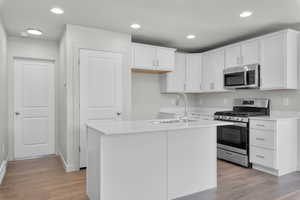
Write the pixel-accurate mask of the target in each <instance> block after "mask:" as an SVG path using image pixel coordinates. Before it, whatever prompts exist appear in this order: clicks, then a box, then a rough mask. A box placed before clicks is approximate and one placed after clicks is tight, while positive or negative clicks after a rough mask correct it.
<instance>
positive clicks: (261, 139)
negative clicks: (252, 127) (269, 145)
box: [256, 138, 265, 141]
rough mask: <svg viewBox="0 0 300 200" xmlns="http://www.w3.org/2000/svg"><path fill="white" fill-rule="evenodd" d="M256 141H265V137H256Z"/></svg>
mask: <svg viewBox="0 0 300 200" xmlns="http://www.w3.org/2000/svg"><path fill="white" fill-rule="evenodd" d="M256 140H258V141H265V138H256Z"/></svg>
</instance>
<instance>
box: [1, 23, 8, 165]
mask: <svg viewBox="0 0 300 200" xmlns="http://www.w3.org/2000/svg"><path fill="white" fill-rule="evenodd" d="M6 61H7V38H6V32H5V30H4V27H3V24H2V21H1V19H0V91H1V95H0V166H1V164H2V162H3V161H4V160H7V151H8V148H7V147H8V138H7V132H8V130H7V124H8V111H7V62H6Z"/></svg>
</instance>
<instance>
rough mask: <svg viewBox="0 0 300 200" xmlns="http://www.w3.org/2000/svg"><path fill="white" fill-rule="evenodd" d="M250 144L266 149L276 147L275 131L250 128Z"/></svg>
mask: <svg viewBox="0 0 300 200" xmlns="http://www.w3.org/2000/svg"><path fill="white" fill-rule="evenodd" d="M250 145H251V146H252V145H254V146H257V147H263V148H268V149H276V133H275V131H271V130H259V129H250Z"/></svg>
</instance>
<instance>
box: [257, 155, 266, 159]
mask: <svg viewBox="0 0 300 200" xmlns="http://www.w3.org/2000/svg"><path fill="white" fill-rule="evenodd" d="M256 157H257V158H261V159H265V157H264V156H261V155H256Z"/></svg>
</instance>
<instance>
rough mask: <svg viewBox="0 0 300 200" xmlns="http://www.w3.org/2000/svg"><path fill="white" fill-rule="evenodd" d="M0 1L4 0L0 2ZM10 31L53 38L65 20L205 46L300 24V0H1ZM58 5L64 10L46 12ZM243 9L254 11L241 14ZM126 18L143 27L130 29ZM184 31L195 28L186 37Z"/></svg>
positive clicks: (185, 45) (165, 41) (158, 40)
mask: <svg viewBox="0 0 300 200" xmlns="http://www.w3.org/2000/svg"><path fill="white" fill-rule="evenodd" d="M1 1H3V3H2V5H1ZM0 6H1V11H0V12H1V15H2V17H3V20H4V24H5V26H6V29H7V31H8V33H9V34H10V35H15V36H20V33H21V32H22V31H24V30H26V29H27V28H29V27H33V28H38V29H40V30H42V31H43V32H44V35H43V36H42V37H41V38H44V39H51V40H58V39H59V38H60V36H61V34H62V30H63V28H64V24H77V25H83V26H90V27H99V28H104V29H107V30H113V31H119V32H125V33H132V35H133V39H134V40H135V41H144V42H148V43H153V44H163V45H166V46H171V47H177V48H179V49H185V50H195V49H205V48H209V47H212V46H217V45H220V44H223V43H228V42H231V41H237V40H239V39H244V38H247V37H250V36H253V35H257V34H261V33H265V32H270V31H273V30H278V29H282V28H286V27H290V28H300V0H0ZM53 6H59V7H62V8H63V9H64V10H65V14H64V15H61V16H58V15H53V14H52V13H50V12H49V9H50V8H51V7H53ZM244 10H250V11H253V16H251V17H250V18H245V19H241V18H240V17H239V14H240V13H241V12H242V11H244ZM131 23H139V24H140V25H141V26H142V28H141V29H140V30H137V31H133V30H132V29H131V28H130V27H129V26H130V24H131ZM187 34H195V35H196V36H197V38H196V39H194V40H187V39H186V38H185V36H186V35H187Z"/></svg>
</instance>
